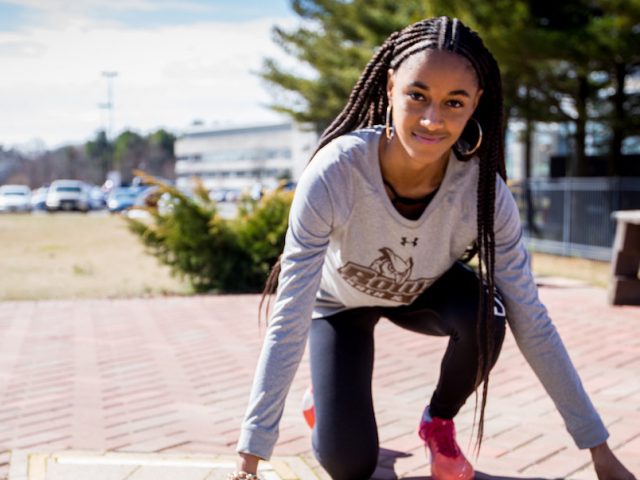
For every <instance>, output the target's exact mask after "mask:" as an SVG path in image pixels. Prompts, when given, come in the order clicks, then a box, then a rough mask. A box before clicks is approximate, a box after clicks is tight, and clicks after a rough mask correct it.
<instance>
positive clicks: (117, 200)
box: [107, 187, 140, 213]
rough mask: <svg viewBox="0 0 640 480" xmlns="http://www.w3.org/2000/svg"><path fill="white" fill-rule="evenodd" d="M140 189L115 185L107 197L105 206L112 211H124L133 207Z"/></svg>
mask: <svg viewBox="0 0 640 480" xmlns="http://www.w3.org/2000/svg"><path fill="white" fill-rule="evenodd" d="M139 193H140V189H138V188H136V187H116V188H114V189H113V190H111V192H109V196H108V197H107V208H108V209H109V211H110V212H112V213H117V212H124V211H126V210H129V209H130V208H131V207H133V204H134V202H135V201H136V196H138V194H139Z"/></svg>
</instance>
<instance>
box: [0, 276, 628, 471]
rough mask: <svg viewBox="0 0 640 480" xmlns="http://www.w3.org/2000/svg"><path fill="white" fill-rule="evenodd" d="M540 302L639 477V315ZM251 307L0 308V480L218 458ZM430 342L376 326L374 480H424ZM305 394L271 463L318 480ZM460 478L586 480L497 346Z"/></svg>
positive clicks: (251, 299)
mask: <svg viewBox="0 0 640 480" xmlns="http://www.w3.org/2000/svg"><path fill="white" fill-rule="evenodd" d="M541 297H542V299H543V301H545V303H546V304H547V306H548V308H549V311H550V313H551V315H552V317H553V318H554V320H555V322H556V325H557V327H558V330H559V331H560V334H561V335H562V337H563V338H564V340H565V343H566V345H567V347H568V349H569V352H570V354H571V356H572V358H573V360H574V363H575V364H576V367H577V368H578V370H579V372H580V374H581V376H582V379H583V382H584V384H585V387H586V388H587V390H588V391H589V392H590V394H591V396H592V399H593V401H594V403H595V404H596V407H597V408H598V410H599V411H600V413H601V414H602V416H603V418H604V420H605V423H606V424H607V425H608V427H609V429H610V432H611V434H612V437H611V440H610V443H611V445H612V446H613V447H614V448H615V450H616V452H617V453H618V454H619V456H620V457H621V458H622V459H623V460H624V461H625V462H626V464H627V465H628V466H629V467H630V468H631V469H632V471H633V472H634V473H635V474H636V476H640V335H638V332H640V308H638V307H616V308H613V307H610V306H608V305H607V303H606V292H605V291H604V290H602V289H598V288H593V287H586V286H581V285H575V284H566V283H563V282H560V283H551V284H548V285H544V284H543V285H542V287H541ZM258 301H259V297H258V296H256V295H233V296H231V295H230V296H224V295H223V296H196V297H167V298H150V299H121V300H79V301H47V302H6V303H4V304H1V305H0V342H1V345H0V347H1V348H0V478H6V475H7V474H8V469H9V462H10V455H11V451H12V450H16V451H17V452H19V454H17V455H18V456H19V455H24V454H25V452H27V453H28V452H31V453H48V452H56V451H65V450H82V451H97V452H104V451H108V452H133V453H136V454H140V453H154V454H156V456H155V457H149V458H157V454H172V455H182V456H185V455H201V456H202V455H205V456H206V455H209V456H211V457H212V458H213V457H217V456H221V455H222V456H228V455H230V454H231V455H232V454H233V448H234V444H235V441H236V438H237V435H238V427H239V424H240V421H241V418H242V415H243V412H244V408H245V405H246V400H247V397H248V393H249V387H250V381H251V378H252V373H253V368H254V366H255V362H256V359H257V356H258V353H259V350H260V346H261V338H262V334H263V333H264V328H261V327H260V326H259V325H258V321H257V316H256V311H257V304H258ZM445 341H446V340H444V339H441V338H431V337H424V336H421V335H416V334H412V333H410V332H407V331H403V330H401V329H399V328H397V327H395V326H393V325H391V324H390V323H389V322H382V323H381V324H380V326H379V327H378V330H377V333H376V342H377V352H376V366H375V373H374V396H375V402H376V410H377V418H378V421H379V429H380V438H381V446H382V453H381V457H380V460H379V468H378V470H377V472H376V475H375V476H376V478H380V479H389V478H397V477H402V478H414V479H416V478H425V477H427V475H428V473H429V468H428V466H427V462H426V457H425V455H424V452H423V449H422V446H421V444H420V440H419V439H418V437H417V435H416V434H415V430H416V426H417V425H416V423H417V419H418V417H419V414H420V411H421V410H422V408H423V406H424V402H425V400H426V399H427V398H428V397H429V395H430V393H431V390H432V388H433V386H434V384H435V381H436V376H437V372H438V365H439V361H440V358H441V356H442V353H443V351H444V347H445ZM308 383H309V372H308V367H307V364H306V359H305V361H304V362H303V364H302V366H301V368H300V370H299V372H298V374H297V376H296V380H295V382H294V384H293V386H292V389H291V393H290V397H289V402H288V404H287V406H286V409H285V412H284V416H283V419H282V424H281V433H280V441H279V444H278V446H277V448H276V451H275V455H276V456H277V457H296V458H297V460H298V461H301V462H303V463H304V464H305V465H307V466H308V467H309V468H310V469H311V470H312V471H314V472H315V473H314V474H315V475H316V476H318V477H319V478H327V477H326V475H324V474H323V473H322V472H321V471H320V469H319V467H318V465H317V463H316V462H315V460H314V459H313V456H312V455H311V453H310V447H309V442H310V441H309V431H308V429H307V427H306V425H305V424H304V422H303V420H302V417H301V414H300V400H301V398H302V394H303V392H304V390H305V388H306V386H307V385H308ZM468 403H469V405H467V406H465V408H464V409H463V411H462V412H461V413H460V415H459V417H458V419H457V425H458V431H459V440H460V443H461V445H462V446H463V448H466V447H467V446H468V445H469V443H470V442H469V440H470V434H471V429H472V421H473V403H474V402H473V401H472V400H471V401H470V402H468ZM474 463H475V465H476V468H477V470H478V471H479V472H480V473H481V474H482V475H480V476H483V475H484V476H490V477H493V478H512V477H517V478H560V477H563V478H573V479H593V478H595V475H594V473H593V472H592V470H591V467H590V464H589V463H590V462H589V454H588V452H586V451H579V450H577V449H576V447H575V446H574V445H573V442H572V440H571V438H570V437H569V435H568V434H567V433H566V431H565V429H564V426H563V424H562V421H561V419H560V417H559V415H558V414H557V413H556V411H555V409H554V407H553V405H552V404H551V402H550V400H549V399H548V398H547V396H546V394H545V392H544V390H543V389H542V387H541V386H540V384H539V382H538V381H537V379H536V378H535V377H534V376H533V375H532V373H531V371H530V369H529V367H528V366H527V364H526V363H525V361H524V359H523V357H522V355H521V354H520V353H519V351H518V350H517V347H516V346H515V344H514V342H513V339H512V337H511V336H510V334H509V335H508V338H507V341H506V343H505V347H504V349H503V352H502V354H501V357H500V360H499V361H498V365H497V366H496V369H495V370H494V374H493V376H492V380H491V388H490V397H489V404H488V407H487V422H486V433H485V441H484V444H483V448H482V451H481V454H480V457H479V458H478V459H477V460H476V461H475V462H474ZM52 478H53V477H52ZM69 478H71V477H69ZM87 478H88V477H87ZM127 478H129V477H127ZM136 478H137V477H136ZM176 478H177V477H176ZM184 478H187V477H186V476H185V477H184ZM189 478H191V477H189ZM194 478H195V477H194ZM203 478H204V477H203ZM206 478H217V477H214V476H211V477H206Z"/></svg>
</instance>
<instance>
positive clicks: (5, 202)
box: [0, 185, 31, 212]
mask: <svg viewBox="0 0 640 480" xmlns="http://www.w3.org/2000/svg"><path fill="white" fill-rule="evenodd" d="M30 210H31V189H30V188H29V187H27V186H26V185H2V186H1V187H0V212H29V211H30Z"/></svg>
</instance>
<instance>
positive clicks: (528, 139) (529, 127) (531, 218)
mask: <svg viewBox="0 0 640 480" xmlns="http://www.w3.org/2000/svg"><path fill="white" fill-rule="evenodd" d="M525 112H526V117H525V129H524V178H525V183H524V185H525V188H524V201H525V209H526V222H527V229H528V230H529V232H531V233H534V234H536V233H538V227H537V226H536V224H535V211H534V208H533V197H532V195H531V185H530V182H529V179H530V178H531V170H532V158H531V146H532V143H533V133H534V129H535V124H534V122H533V119H532V118H531V90H529V88H527V93H526V97H525Z"/></svg>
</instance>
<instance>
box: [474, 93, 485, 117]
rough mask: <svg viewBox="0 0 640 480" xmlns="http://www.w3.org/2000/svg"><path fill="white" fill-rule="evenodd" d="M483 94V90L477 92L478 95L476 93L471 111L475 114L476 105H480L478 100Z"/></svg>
mask: <svg viewBox="0 0 640 480" xmlns="http://www.w3.org/2000/svg"><path fill="white" fill-rule="evenodd" d="M483 93H484V90H481V89H480V90H478V93H476V98H475V99H474V100H473V111H474V112H475V110H476V108H478V105H479V104H480V98H481V97H482V94H483Z"/></svg>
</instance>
